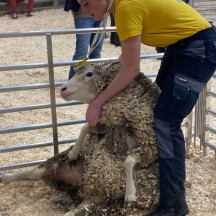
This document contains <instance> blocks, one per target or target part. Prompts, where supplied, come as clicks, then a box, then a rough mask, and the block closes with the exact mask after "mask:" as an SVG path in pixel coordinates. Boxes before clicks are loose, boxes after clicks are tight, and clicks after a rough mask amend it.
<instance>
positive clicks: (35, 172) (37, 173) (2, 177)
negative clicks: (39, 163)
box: [0, 167, 46, 183]
mask: <svg viewBox="0 0 216 216" xmlns="http://www.w3.org/2000/svg"><path fill="white" fill-rule="evenodd" d="M45 171H46V170H45V169H43V168H38V167H36V168H34V169H32V170H29V171H21V172H15V173H0V182H1V183H10V182H15V181H24V180H33V181H38V180H41V179H42V177H43V176H44V173H45Z"/></svg>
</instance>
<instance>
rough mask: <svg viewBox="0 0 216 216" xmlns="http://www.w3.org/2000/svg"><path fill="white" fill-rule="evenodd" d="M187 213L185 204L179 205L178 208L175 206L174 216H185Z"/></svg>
mask: <svg viewBox="0 0 216 216" xmlns="http://www.w3.org/2000/svg"><path fill="white" fill-rule="evenodd" d="M187 214H189V209H188V206H187V204H186V205H183V206H180V207H178V208H177V207H176V208H175V211H174V216H185V215H187Z"/></svg>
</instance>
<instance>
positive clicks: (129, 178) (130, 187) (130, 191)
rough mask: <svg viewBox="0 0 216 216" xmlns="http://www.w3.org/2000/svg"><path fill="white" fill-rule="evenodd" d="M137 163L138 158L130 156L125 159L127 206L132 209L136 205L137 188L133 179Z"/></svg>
mask: <svg viewBox="0 0 216 216" xmlns="http://www.w3.org/2000/svg"><path fill="white" fill-rule="evenodd" d="M136 163H137V160H136V157H133V156H132V155H128V156H127V158H126V159H125V162H124V164H125V174H126V193H125V206H126V207H130V206H133V205H134V204H135V203H136V187H135V184H134V179H133V167H134V166H135V164H136Z"/></svg>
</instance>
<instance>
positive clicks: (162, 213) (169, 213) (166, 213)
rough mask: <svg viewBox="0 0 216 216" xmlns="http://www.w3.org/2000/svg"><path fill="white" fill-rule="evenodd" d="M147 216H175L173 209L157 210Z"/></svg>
mask: <svg viewBox="0 0 216 216" xmlns="http://www.w3.org/2000/svg"><path fill="white" fill-rule="evenodd" d="M147 216H175V214H174V209H173V208H157V209H156V210H155V211H154V212H152V213H150V214H148V215H147Z"/></svg>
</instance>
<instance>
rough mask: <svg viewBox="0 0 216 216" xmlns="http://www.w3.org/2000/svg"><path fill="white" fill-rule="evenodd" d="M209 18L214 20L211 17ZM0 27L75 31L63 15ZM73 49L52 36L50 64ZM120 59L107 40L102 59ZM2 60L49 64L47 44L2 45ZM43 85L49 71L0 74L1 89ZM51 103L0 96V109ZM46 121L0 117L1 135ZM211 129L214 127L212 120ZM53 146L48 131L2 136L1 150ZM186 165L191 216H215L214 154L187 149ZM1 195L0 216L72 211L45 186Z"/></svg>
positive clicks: (44, 114)
mask: <svg viewBox="0 0 216 216" xmlns="http://www.w3.org/2000/svg"><path fill="white" fill-rule="evenodd" d="M207 18H208V19H211V20H212V19H213V20H216V19H215V17H212V16H209V17H207ZM0 23H1V24H0V32H25V31H37V30H52V29H54V30H60V29H61V30H62V29H71V28H73V21H72V15H71V13H70V12H69V13H67V12H64V11H63V9H58V10H43V11H39V12H35V13H34V16H33V17H26V16H25V15H24V14H19V18H18V19H17V20H11V17H10V16H8V15H6V16H2V17H0ZM108 35H109V34H108ZM74 47H75V35H58V36H53V58H54V61H69V60H70V59H71V57H72V54H73V50H74ZM142 53H155V49H154V48H152V47H147V46H144V45H142ZM119 54H120V47H115V46H113V45H111V44H110V42H109V38H107V39H105V41H104V46H103V50H102V57H113V56H115V57H118V55H119ZM0 59H1V60H0V64H1V65H11V64H12V65H14V64H25V63H41V62H43V63H44V62H47V53H46V38H45V37H22V38H4V39H1V40H0ZM159 65H160V61H158V60H156V59H149V60H143V61H142V62H141V70H142V71H143V72H145V73H149V72H156V71H157V69H158V67H159ZM68 70H69V67H68V66H67V67H57V68H55V81H57V82H60V81H61V82H62V81H66V80H67V77H68ZM47 82H49V78H48V70H47V68H38V69H29V70H27V69H26V70H17V71H3V72H0V86H1V87H7V86H18V85H29V84H36V83H47ZM214 82H215V81H213V82H212V87H213V89H214V90H215V86H216V85H215V83H214ZM49 97H50V96H49V90H47V89H40V90H28V91H17V92H16V91H15V92H5V93H1V95H0V108H6V107H15V106H27V105H32V104H44V103H49V100H50V98H49ZM56 100H57V102H61V101H62V99H61V98H60V97H59V88H56ZM211 106H213V107H214V106H215V101H214V100H212V102H211ZM85 110H86V105H76V106H74V107H61V108H58V109H57V116H58V121H64V120H68V119H79V118H83V117H84V114H85ZM50 121H51V112H50V109H43V110H33V111H23V112H16V113H8V114H0V128H1V129H2V128H10V127H15V126H24V125H35V124H42V123H48V122H50ZM211 123H212V124H213V125H214V126H215V125H216V118H212V119H211ZM81 126H82V125H75V126H65V127H60V128H59V131H58V136H59V139H66V138H71V137H77V136H78V133H79V130H80V128H81ZM51 140H52V130H51V129H40V130H34V131H28V132H17V133H11V134H1V135H0V148H4V147H8V146H16V145H22V144H31V143H39V142H46V141H51ZM210 140H211V141H213V142H214V143H215V137H214V135H210ZM67 147H68V145H61V146H60V151H62V150H64V149H65V148H67ZM52 155H53V148H52V147H44V148H35V149H31V150H22V151H15V152H10V153H4V154H0V165H1V166H3V165H8V164H15V163H20V162H28V161H33V160H42V159H46V158H48V157H51V156H52ZM186 165H187V181H186V188H187V201H188V205H189V208H190V215H191V216H203V215H206V216H214V215H216V213H215V212H216V191H215V188H216V172H215V171H216V161H215V154H214V152H212V151H209V155H208V156H206V157H204V156H203V152H202V150H200V147H199V145H197V146H195V147H194V146H191V147H190V150H189V155H188V159H187V161H186ZM14 171H15V170H14ZM0 194H1V195H0V216H29V215H31V216H48V215H49V216H50V215H52V216H60V215H64V214H65V213H66V212H67V211H68V210H69V209H70V205H71V200H70V198H69V197H68V202H67V203H61V202H60V200H61V197H62V196H64V197H67V195H66V194H64V193H62V192H58V191H55V190H53V189H51V188H50V187H48V186H46V185H45V184H44V183H43V182H22V183H21V182H16V183H11V184H8V185H3V184H1V183H0Z"/></svg>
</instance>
